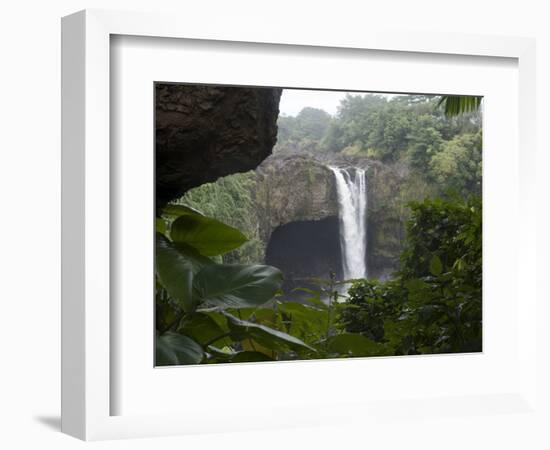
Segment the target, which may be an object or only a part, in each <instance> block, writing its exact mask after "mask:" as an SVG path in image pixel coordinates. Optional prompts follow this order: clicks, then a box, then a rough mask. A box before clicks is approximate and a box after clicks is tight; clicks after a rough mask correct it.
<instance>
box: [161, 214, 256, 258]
mask: <svg viewBox="0 0 550 450" xmlns="http://www.w3.org/2000/svg"><path fill="white" fill-rule="evenodd" d="M170 237H171V238H172V241H174V242H176V243H183V244H187V245H190V246H191V247H193V248H195V249H197V250H198V251H199V252H200V253H201V254H202V255H204V256H217V255H222V254H224V253H227V252H229V251H231V250H235V249H236V248H238V247H240V246H241V245H243V244H244V243H245V242H246V241H247V238H246V236H245V235H244V234H242V233H241V232H240V231H239V230H237V229H236V228H233V227H230V226H229V225H226V224H224V223H222V222H220V221H218V220H216V219H212V218H210V217H205V216H200V215H198V214H184V215H182V216H180V217H178V218H177V219H176V220H175V221H174V223H172V228H171V229H170Z"/></svg>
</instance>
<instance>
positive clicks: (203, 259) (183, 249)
mask: <svg viewBox="0 0 550 450" xmlns="http://www.w3.org/2000/svg"><path fill="white" fill-rule="evenodd" d="M172 246H173V247H174V248H175V249H176V250H177V251H178V252H180V253H181V255H182V256H184V257H185V259H187V260H188V261H189V263H190V264H191V266H192V267H193V273H197V272H198V271H200V270H201V269H202V268H203V267H204V266H207V265H209V264H214V261H212V259H210V258H208V257H207V256H203V255H201V254H200V253H199V251H198V250H196V249H195V248H193V247H191V246H190V245H187V244H184V243H183V242H172Z"/></svg>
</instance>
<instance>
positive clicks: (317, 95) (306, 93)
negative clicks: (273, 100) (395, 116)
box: [279, 89, 394, 116]
mask: <svg viewBox="0 0 550 450" xmlns="http://www.w3.org/2000/svg"><path fill="white" fill-rule="evenodd" d="M347 93H348V92H346V91H313V90H303V89H283V94H282V96H281V102H280V103H279V111H280V113H281V114H285V115H287V116H296V115H297V114H298V113H299V112H300V111H301V110H302V109H303V108H305V107H306V106H310V107H312V108H319V109H323V110H325V111H326V112H328V113H329V114H332V115H334V114H336V111H337V108H338V105H339V104H340V100H342V99H343V98H344V97H345V96H346V94H347ZM350 94H352V95H365V94H362V93H359V92H350ZM379 95H385V96H388V97H393V96H394V95H393V94H379Z"/></svg>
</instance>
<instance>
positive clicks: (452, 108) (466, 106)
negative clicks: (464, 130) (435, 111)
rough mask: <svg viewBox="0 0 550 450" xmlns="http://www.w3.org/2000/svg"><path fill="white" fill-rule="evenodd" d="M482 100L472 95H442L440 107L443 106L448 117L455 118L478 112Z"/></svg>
mask: <svg viewBox="0 0 550 450" xmlns="http://www.w3.org/2000/svg"><path fill="white" fill-rule="evenodd" d="M482 98H483V97H474V96H470V95H442V96H441V99H440V100H439V103H438V106H443V108H444V110H445V115H446V116H448V117H454V116H458V115H460V114H464V113H468V112H473V111H477V110H478V109H479V107H480V106H481V100H482Z"/></svg>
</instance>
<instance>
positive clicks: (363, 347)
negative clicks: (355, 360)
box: [328, 333, 384, 356]
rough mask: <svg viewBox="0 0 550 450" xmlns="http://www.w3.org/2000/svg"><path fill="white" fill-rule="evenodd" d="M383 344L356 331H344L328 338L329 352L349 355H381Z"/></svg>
mask: <svg viewBox="0 0 550 450" xmlns="http://www.w3.org/2000/svg"><path fill="white" fill-rule="evenodd" d="M383 348H384V347H383V346H382V345H381V344H378V343H376V342H374V341H371V340H370V339H368V338H366V337H365V336H362V335H361V334H356V333H343V334H338V335H336V336H331V337H330V338H329V339H328V350H329V352H335V353H340V354H341V355H348V356H375V355H380V354H381V353H382V351H383Z"/></svg>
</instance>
